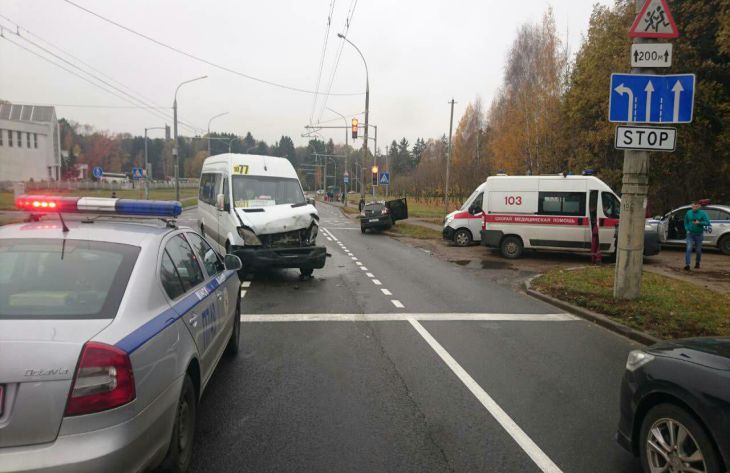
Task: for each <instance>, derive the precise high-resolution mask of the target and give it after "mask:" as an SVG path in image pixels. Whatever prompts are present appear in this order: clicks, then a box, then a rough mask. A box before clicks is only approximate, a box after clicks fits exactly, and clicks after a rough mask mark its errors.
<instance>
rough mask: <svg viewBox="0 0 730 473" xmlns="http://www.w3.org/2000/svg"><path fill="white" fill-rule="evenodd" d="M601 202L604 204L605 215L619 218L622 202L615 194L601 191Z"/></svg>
mask: <svg viewBox="0 0 730 473" xmlns="http://www.w3.org/2000/svg"><path fill="white" fill-rule="evenodd" d="M601 203H602V204H603V215H605V216H606V217H608V218H619V215H620V212H621V203H620V202H619V201H618V199H617V198H616V196H615V195H613V194H611V193H610V192H601Z"/></svg>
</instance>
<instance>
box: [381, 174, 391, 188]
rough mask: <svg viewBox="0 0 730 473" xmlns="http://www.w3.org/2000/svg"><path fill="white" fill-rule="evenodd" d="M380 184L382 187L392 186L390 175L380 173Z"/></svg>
mask: <svg viewBox="0 0 730 473" xmlns="http://www.w3.org/2000/svg"><path fill="white" fill-rule="evenodd" d="M378 182H379V183H380V185H381V186H383V185H387V184H390V173H389V172H381V173H380V179H378Z"/></svg>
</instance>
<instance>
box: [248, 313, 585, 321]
mask: <svg viewBox="0 0 730 473" xmlns="http://www.w3.org/2000/svg"><path fill="white" fill-rule="evenodd" d="M410 320H423V321H430V322H449V321H472V322H574V321H577V320H580V319H579V318H578V317H575V316H573V315H570V314H565V313H562V314H500V313H473V314H471V313H443V314H438V313H430V314H415V313H413V314H408V313H398V314H243V315H241V322H391V321H410Z"/></svg>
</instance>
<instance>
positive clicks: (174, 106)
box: [172, 76, 208, 201]
mask: <svg viewBox="0 0 730 473" xmlns="http://www.w3.org/2000/svg"><path fill="white" fill-rule="evenodd" d="M207 77H208V76H200V77H196V78H195V79H190V80H186V81H184V82H181V83H180V85H178V86H177V88H176V89H175V100H174V101H173V102H172V120H173V125H172V127H173V133H174V135H175V143H174V145H173V147H172V156H173V159H174V160H175V200H177V201H179V200H180V154H179V153H178V149H177V145H178V143H177V91H178V90H180V87H182V86H183V85H185V84H189V83H190V82H195V81H196V80H201V79H206V78H207Z"/></svg>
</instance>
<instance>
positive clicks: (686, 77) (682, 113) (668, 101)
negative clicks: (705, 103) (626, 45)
mask: <svg viewBox="0 0 730 473" xmlns="http://www.w3.org/2000/svg"><path fill="white" fill-rule="evenodd" d="M694 97H695V75H694V74H676V75H670V76H656V75H643V74H611V95H610V98H609V106H608V120H609V121H611V122H628V123H690V122H691V121H692V116H693V113H694Z"/></svg>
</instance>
